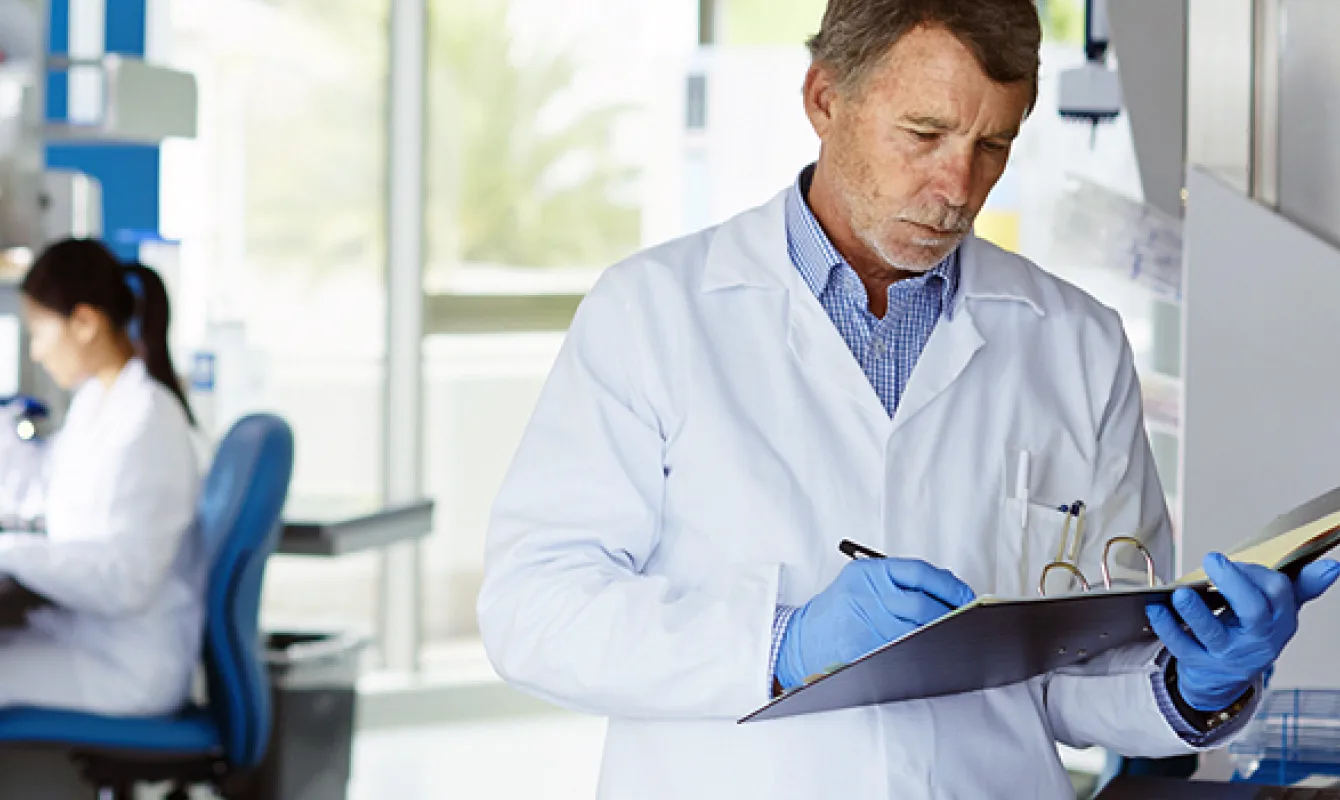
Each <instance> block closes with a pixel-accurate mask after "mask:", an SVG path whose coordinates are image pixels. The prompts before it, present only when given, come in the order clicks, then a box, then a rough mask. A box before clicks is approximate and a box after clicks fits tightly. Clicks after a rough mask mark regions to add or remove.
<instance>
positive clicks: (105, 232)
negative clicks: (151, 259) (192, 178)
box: [47, 144, 161, 260]
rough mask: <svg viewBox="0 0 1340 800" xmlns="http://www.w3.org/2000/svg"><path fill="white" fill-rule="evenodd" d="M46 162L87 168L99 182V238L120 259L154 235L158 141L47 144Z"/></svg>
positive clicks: (136, 253) (129, 257)
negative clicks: (100, 214) (100, 233)
mask: <svg viewBox="0 0 1340 800" xmlns="http://www.w3.org/2000/svg"><path fill="white" fill-rule="evenodd" d="M47 165H48V166H49V167H50V168H52V169H76V170H79V171H80V172H86V173H88V174H89V175H92V176H93V177H95V178H97V179H98V181H99V182H101V183H102V237H103V240H104V241H105V242H106V243H107V246H108V247H110V248H112V250H113V251H114V252H115V253H116V254H117V255H118V256H120V257H121V258H123V259H126V260H134V259H137V258H138V257H139V245H140V242H142V241H144V240H146V239H153V238H157V237H158V219H159V196H158V187H159V172H160V167H161V160H160V158H159V150H158V147H157V146H156V145H139V144H60V145H48V146H47Z"/></svg>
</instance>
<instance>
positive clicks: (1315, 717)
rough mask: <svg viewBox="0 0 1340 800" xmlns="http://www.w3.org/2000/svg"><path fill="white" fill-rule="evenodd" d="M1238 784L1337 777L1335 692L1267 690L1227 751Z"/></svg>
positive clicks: (1339, 750)
mask: <svg viewBox="0 0 1340 800" xmlns="http://www.w3.org/2000/svg"><path fill="white" fill-rule="evenodd" d="M1228 752H1229V754H1230V755H1231V756H1232V757H1233V762H1234V764H1235V766H1236V768H1237V774H1238V776H1239V778H1240V779H1245V780H1250V781H1253V782H1256V781H1264V782H1267V783H1275V784H1279V785H1285V786H1287V785H1289V784H1292V783H1296V782H1298V781H1300V780H1302V779H1304V778H1306V777H1308V776H1310V775H1335V776H1340V690H1333V689H1283V690H1276V691H1270V692H1267V693H1266V696H1265V698H1264V699H1262V701H1261V710H1260V711H1259V712H1258V713H1257V715H1256V717H1255V718H1254V719H1253V720H1252V721H1251V723H1249V724H1248V726H1247V730H1246V731H1244V732H1243V735H1242V736H1241V737H1239V738H1238V739H1237V741H1235V742H1233V743H1232V744H1230V745H1229V747H1228Z"/></svg>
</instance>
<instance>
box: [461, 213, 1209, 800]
mask: <svg viewBox="0 0 1340 800" xmlns="http://www.w3.org/2000/svg"><path fill="white" fill-rule="evenodd" d="M783 202H784V201H783V199H782V198H781V197H779V198H778V199H776V200H775V201H773V202H771V203H769V204H768V205H766V206H763V207H762V208H759V209H755V210H752V211H749V212H747V213H745V214H743V215H741V216H739V217H737V218H735V219H733V220H731V221H729V222H727V223H726V224H724V225H723V226H721V227H719V228H716V229H713V230H708V231H705V232H703V233H700V234H697V235H694V236H691V237H688V238H686V239H682V240H679V241H676V242H672V243H670V244H668V245H665V246H662V247H659V248H656V249H653V250H651V251H648V252H645V253H642V254H639V255H637V256H634V257H633V258H631V259H630V260H628V261H626V262H624V263H622V264H620V265H618V266H615V267H613V268H611V269H610V270H609V271H608V272H607V273H606V274H605V275H604V276H603V277H602V278H601V280H600V281H599V282H598V284H597V285H596V286H595V288H594V289H593V290H592V291H591V293H590V295H589V296H588V297H587V298H586V300H585V302H583V304H582V306H581V308H580V310H579V311H578V313H577V316H576V318H575V320H574V321H573V325H572V329H571V332H570V333H569V335H568V339H567V341H566V343H565V345H564V347H563V350H562V352H561V354H560V356H559V358H558V361H557V363H556V364H555V366H554V370H553V373H552V375H551V377H550V379H549V381H548V383H547V385H546V387H545V389H544V392H543V394H542V396H541V398H540V401H539V404H538V406H537V408H536V410H535V415H534V418H533V420H532V421H531V423H530V426H529V428H528V430H527V431H526V434H525V436H524V439H523V441H522V443H521V446H520V449H519V451H518V453H517V455H516V459H515V461H514V463H513V465H512V467H511V470H510V472H509V474H508V476H507V479H506V482H505V484H504V486H503V489H502V491H501V494H500V495H499V497H498V499H497V502H496V506H495V508H494V517H493V522H492V527H491V529H490V532H489V542H488V552H487V569H486V576H485V580H484V585H483V588H482V591H481V594H480V598H479V608H478V610H479V622H480V629H481V631H482V634H483V638H484V643H485V645H486V646H487V649H488V652H489V655H490V657H491V659H492V661H493V663H494V665H495V667H496V669H497V670H498V671H499V673H500V674H501V675H503V676H504V677H505V678H506V679H507V680H509V681H510V682H512V683H513V684H515V685H517V686H520V687H522V688H523V689H526V690H528V691H530V692H532V693H534V694H536V695H538V696H540V697H542V698H545V699H548V700H551V701H553V702H556V703H559V704H562V705H565V706H568V707H571V708H574V709H578V710H581V711H585V712H590V713H594V714H601V715H608V716H609V717H610V718H611V719H610V723H609V732H608V738H607V741H606V746H605V756H604V765H603V769H602V774H601V790H600V796H601V797H603V798H617V799H618V800H623V799H624V798H638V799H639V800H660V799H661V798H664V800H670V799H671V798H695V800H711V799H712V798H721V799H722V800H727V799H729V800H748V799H749V798H758V799H759V800H764V798H766V799H767V800H819V799H820V798H825V799H826V798H843V800H874V799H875V798H881V799H882V798H889V799H892V798H897V799H898V800H906V799H908V798H960V799H961V800H986V799H989V798H1000V799H1001V800H1020V799H1021V798H1048V799H1050V798H1057V799H1058V800H1059V798H1072V797H1074V794H1073V790H1072V789H1071V785H1070V782H1069V780H1068V778H1067V776H1066V773H1065V771H1064V769H1063V767H1062V765H1061V763H1060V760H1059V758H1058V756H1057V750H1056V746H1055V742H1056V741H1060V742H1064V743H1066V744H1069V745H1072V746H1075V747H1085V746H1089V745H1093V744H1101V745H1106V746H1109V747H1112V748H1114V749H1116V750H1118V751H1120V752H1122V753H1125V754H1128V755H1147V756H1165V755H1172V754H1181V753H1186V752H1190V750H1191V748H1189V747H1188V746H1187V745H1186V744H1185V743H1184V742H1183V740H1182V739H1181V738H1180V737H1179V736H1178V735H1177V734H1176V733H1175V732H1174V730H1173V729H1172V727H1171V725H1170V724H1169V723H1168V722H1167V720H1166V719H1165V718H1164V716H1163V715H1162V714H1161V712H1160V711H1159V709H1158V706H1157V703H1156V701H1155V697H1154V694H1153V691H1152V685H1151V674H1152V673H1153V671H1154V665H1153V661H1154V659H1155V657H1156V656H1157V648H1156V647H1152V646H1150V647H1138V648H1130V649H1125V650H1121V651H1116V652H1113V653H1110V654H1109V655H1107V656H1106V657H1102V658H1100V659H1096V660H1095V661H1094V662H1093V663H1091V664H1089V665H1087V666H1085V667H1084V668H1075V669H1071V670H1067V671H1065V672H1063V673H1057V674H1052V675H1048V676H1045V677H1041V678H1038V679H1035V680H1032V681H1029V682H1026V683H1021V684H1017V685H1014V686H1010V687H1006V688H1002V689H995V690H991V691H983V692H977V693H972V694H966V695H960V696H956V697H949V698H944V699H937V700H930V701H912V702H903V703H894V704H887V705H883V706H879V707H871V708H860V709H855V710H848V711H842V712H836V713H826V714H818V715H810V716H804V717H796V718H790V719H784V720H778V721H772V722H763V723H751V724H747V725H737V724H736V722H735V720H736V718H738V717H740V716H742V715H744V714H746V713H748V712H750V711H752V710H754V709H756V708H757V707H759V706H761V705H763V704H764V703H766V702H767V701H768V699H769V688H770V683H771V676H770V673H769V670H768V665H769V648H770V644H771V638H772V622H773V613H774V608H775V607H776V606H777V605H778V604H779V603H782V604H787V605H794V606H798V605H802V604H804V603H805V602H806V601H808V600H809V599H810V598H811V597H813V596H814V595H815V594H817V593H818V592H820V591H821V590H823V589H824V588H825V587H826V586H828V585H829V583H830V582H831V581H832V580H833V578H834V577H835V576H836V575H837V573H838V571H839V570H840V569H841V568H842V566H843V564H844V563H845V562H846V559H845V558H844V557H843V556H842V555H841V554H840V553H839V552H838V549H837V543H838V542H839V541H840V540H841V539H843V538H845V537H849V538H852V539H855V540H857V541H860V542H862V543H863V544H866V545H869V546H871V547H874V548H875V549H877V550H880V551H882V552H885V553H888V554H891V555H896V556H902V557H909V558H921V559H925V560H927V561H929V562H931V563H933V564H936V565H938V566H941V567H944V568H946V569H949V570H952V571H953V572H954V573H955V574H957V575H958V576H959V577H961V578H962V579H963V580H965V581H966V582H968V583H969V584H970V585H971V586H972V587H973V589H974V590H976V591H977V592H978V593H979V594H981V593H995V594H1002V595H1024V594H1029V593H1031V592H1033V591H1035V589H1034V588H1033V587H1034V586H1035V584H1036V581H1037V575H1038V572H1039V570H1040V569H1041V567H1042V565H1043V563H1045V562H1046V561H1047V560H1049V559H1050V558H1051V556H1052V555H1053V554H1054V548H1055V547H1056V542H1057V539H1058V537H1059V535H1060V531H1061V520H1062V516H1061V514H1060V513H1059V512H1058V511H1056V510H1055V505H1059V504H1061V503H1068V502H1071V501H1073V500H1075V499H1082V500H1084V501H1085V502H1086V503H1087V504H1088V507H1089V513H1090V516H1089V525H1088V531H1089V535H1088V537H1087V539H1086V546H1085V548H1084V550H1083V553H1082V558H1081V563H1082V566H1083V567H1084V570H1085V572H1086V573H1087V574H1088V575H1090V576H1091V577H1093V578H1094V579H1095V580H1096V579H1097V578H1098V576H1099V574H1100V573H1099V570H1098V566H1097V561H1098V558H1099V553H1100V551H1101V542H1100V541H1099V539H1100V537H1106V536H1110V535H1114V534H1136V535H1138V536H1140V537H1141V538H1142V539H1143V540H1144V541H1145V542H1146V543H1147V545H1148V546H1149V548H1150V549H1151V550H1152V552H1153V553H1154V555H1155V557H1156V558H1157V561H1158V564H1159V567H1160V568H1161V570H1162V571H1163V572H1164V573H1165V577H1166V572H1167V571H1168V569H1169V567H1170V564H1171V545H1172V542H1171V534H1170V528H1169V521H1168V516H1167V510H1166V507H1165V504H1164V499H1163V494H1162V491H1161V489H1160V486H1159V481H1158V477H1157V475H1156V474H1155V471H1154V466H1153V463H1152V460H1151V456H1150V452H1149V447H1148V442H1147V439H1146V436H1145V432H1144V428H1143V422H1142V411H1141V400H1140V391H1139V386H1138V384H1137V379H1136V373H1135V369H1134V366H1133V364H1132V356H1131V351H1130V348H1129V346H1128V345H1127V342H1126V339H1125V336H1124V334H1123V331H1122V327H1121V322H1120V320H1119V318H1118V317H1117V315H1116V313H1114V312H1113V311H1111V310H1109V309H1107V308H1105V307H1104V306H1102V305H1100V304H1098V303H1097V302H1096V301H1094V300H1093V299H1092V298H1090V297H1089V296H1087V295H1086V294H1084V293H1083V292H1080V291H1079V290H1077V289H1075V288H1074V287H1072V286H1070V285H1068V284H1066V283H1064V282H1062V281H1060V280H1058V279H1056V278H1054V277H1052V276H1050V275H1048V274H1047V273H1045V272H1043V271H1042V270H1040V269H1038V268H1037V267H1035V266H1034V265H1032V264H1031V263H1029V262H1028V261H1026V260H1024V259H1023V258H1019V257H1017V256H1014V255H1011V254H1008V253H1006V252H1004V251H1002V250H1000V249H998V248H996V247H994V246H993V245H991V244H989V243H987V242H985V241H982V240H980V239H976V238H971V237H970V238H969V239H967V241H965V242H964V244H963V246H962V259H961V267H962V277H961V284H960V290H959V293H958V296H957V298H956V300H955V308H954V313H953V315H952V319H942V320H941V321H940V322H939V324H938V325H937V327H936V329H935V331H934V333H933V334H932V336H931V337H930V340H929V342H928V343H927V345H926V349H925V351H924V353H923V355H922V356H921V360H920V363H918V365H917V367H916V369H915V371H914V372H913V374H912V376H911V379H910V382H909V384H908V386H907V389H906V392H905V394H904V395H903V398H902V402H901V405H900V406H899V408H898V410H897V413H896V415H895V416H894V418H893V419H892V420H890V418H889V417H888V415H887V413H886V412H885V410H884V408H883V406H882V405H881V403H880V401H879V399H878V397H877V396H876V394H875V392H874V390H873V389H872V387H871V386H870V384H869V381H868V380H867V378H866V376H865V375H864V373H863V372H862V371H861V368H860V367H859V365H858V364H857V362H856V361H855V360H854V359H853V357H852V355H851V353H850V351H849V350H848V349H847V346H846V344H845V343H844V342H843V340H842V338H841V336H840V335H839V333H838V331H837V329H836V328H835V327H834V325H833V324H832V322H831V321H830V320H829V318H828V316H827V315H826V314H825V312H824V309H823V308H822V307H821V306H820V304H819V303H818V301H817V300H816V299H815V297H814V294H813V293H812V292H811V291H810V289H809V288H808V287H807V286H806V285H805V283H804V282H803V280H802V278H801V277H800V275H799V273H798V272H797V271H796V269H795V267H794V266H792V263H791V261H790V259H789V258H788V256H787V250H786V236H785V228H784V221H783ZM1024 449H1026V450H1028V451H1029V452H1030V453H1031V467H1032V468H1031V473H1032V480H1031V484H1030V486H1029V490H1030V495H1031V497H1032V498H1033V499H1034V501H1035V504H1034V505H1033V506H1032V508H1031V509H1030V512H1029V515H1028V524H1027V526H1026V527H1024V526H1023V525H1022V524H1021V509H1020V505H1019V503H1020V501H1019V499H1018V498H1015V497H1013V496H1012V494H1013V490H1012V481H1013V472H1012V470H1013V465H1014V464H1015V463H1017V454H1018V451H1020V450H1024Z"/></svg>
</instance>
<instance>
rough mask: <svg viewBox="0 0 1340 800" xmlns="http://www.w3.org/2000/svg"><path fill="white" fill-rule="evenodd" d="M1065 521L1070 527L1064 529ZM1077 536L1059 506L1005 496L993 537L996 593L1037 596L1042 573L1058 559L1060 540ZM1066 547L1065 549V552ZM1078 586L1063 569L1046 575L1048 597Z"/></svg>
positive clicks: (1072, 538) (1068, 517)
mask: <svg viewBox="0 0 1340 800" xmlns="http://www.w3.org/2000/svg"><path fill="white" fill-rule="evenodd" d="M1067 521H1069V522H1070V523H1071V524H1070V525H1069V527H1068V528H1067V524H1066V523H1067ZM1067 533H1069V541H1070V542H1073V541H1074V537H1075V534H1076V531H1075V525H1074V521H1073V520H1072V519H1071V517H1070V514H1069V513H1067V512H1065V511H1062V510H1060V508H1059V506H1053V505H1044V504H1040V503H1034V502H1030V501H1028V500H1025V499H1023V498H1019V497H1007V498H1005V500H1004V502H1003V503H1002V504H1001V511H1000V520H999V530H998V532H997V536H996V589H995V594H997V595H1000V596H1005V597H1036V596H1037V594H1038V585H1039V582H1040V581H1041V579H1042V571H1043V570H1044V569H1046V567H1047V565H1048V564H1049V563H1051V562H1053V561H1056V560H1057V557H1058V556H1057V554H1058V551H1059V549H1060V548H1061V546H1062V541H1061V540H1062V538H1063V537H1064V536H1066V534H1067ZM1068 549H1069V548H1067V550H1068ZM1065 555H1067V556H1068V553H1066V554H1065ZM1078 587H1079V580H1078V578H1075V577H1074V575H1073V574H1072V573H1071V572H1070V571H1068V570H1064V569H1054V570H1052V571H1051V572H1050V573H1049V574H1048V576H1047V592H1048V594H1059V593H1061V592H1064V591H1070V590H1072V589H1075V588H1078Z"/></svg>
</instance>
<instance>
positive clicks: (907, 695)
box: [739, 489, 1340, 724]
mask: <svg viewBox="0 0 1340 800" xmlns="http://www.w3.org/2000/svg"><path fill="white" fill-rule="evenodd" d="M1337 544H1340V489H1335V490H1332V491H1330V492H1327V493H1326V494H1323V495H1321V496H1319V497H1317V498H1314V499H1312V500H1309V501H1308V502H1306V503H1304V504H1303V505H1301V506H1299V507H1298V508H1296V509H1293V510H1292V511H1290V512H1288V513H1287V514H1284V515H1282V516H1280V517H1278V518H1276V520H1275V521H1273V522H1272V523H1270V525H1268V526H1267V527H1266V528H1265V529H1264V530H1263V531H1262V533H1261V534H1260V535H1259V536H1257V537H1255V538H1254V539H1253V540H1251V541H1250V542H1249V543H1248V544H1246V545H1244V546H1242V547H1239V548H1235V549H1234V550H1233V552H1232V554H1231V555H1230V558H1232V559H1233V560H1236V561H1251V562H1253V563H1261V564H1263V565H1265V566H1269V567H1272V568H1274V569H1278V570H1280V571H1281V572H1284V573H1285V574H1287V575H1289V576H1290V577H1296V576H1297V574H1298V572H1299V571H1300V570H1301V569H1302V568H1303V567H1304V566H1306V565H1307V564H1310V563H1312V562H1313V561H1315V560H1317V559H1318V558H1320V557H1321V556H1322V555H1324V554H1325V553H1326V552H1327V551H1329V550H1331V549H1332V548H1333V547H1335V546H1336V545H1337ZM1182 586H1188V587H1190V588H1192V589H1194V590H1195V591H1196V592H1197V593H1198V594H1199V595H1200V596H1201V597H1202V598H1204V599H1205V601H1206V603H1207V604H1208V605H1209V606H1210V608H1211V609H1212V610H1214V611H1219V610H1220V609H1222V608H1224V607H1225V605H1226V602H1225V600H1224V598H1223V597H1222V596H1221V595H1220V594H1219V593H1218V592H1217V591H1216V590H1215V589H1214V587H1213V586H1212V585H1211V584H1210V583H1209V581H1208V580H1205V578H1204V576H1203V574H1201V573H1199V572H1193V573H1190V574H1188V575H1186V576H1184V577H1183V578H1181V579H1179V580H1178V581H1177V582H1175V583H1172V584H1169V585H1167V586H1159V587H1154V588H1145V587H1141V588H1137V589H1113V590H1109V591H1101V592H1089V593H1084V594H1070V595H1062V596H1059V597H1037V598H1020V599H1000V598H994V597H989V596H986V597H982V598H979V599H978V600H976V601H974V602H973V603H970V604H969V605H967V606H964V607H963V608H961V609H958V610H957V611H954V612H952V613H950V614H947V615H945V616H944V617H941V618H940V619H938V620H936V621H935V622H932V623H931V624H929V625H925V626H923V627H921V628H918V629H917V630H915V631H912V632H911V633H908V634H907V635H905V636H903V637H901V638H899V639H895V640H894V641H892V642H890V643H889V644H886V645H884V646H883V647H880V648H879V649H877V650H874V651H872V652H870V653H868V654H866V655H865V656H863V657H861V658H859V659H857V660H855V661H853V662H851V663H850V664H847V665H846V666H843V667H841V668H839V669H837V670H834V671H832V672H830V673H828V674H826V675H824V676H822V677H819V678H817V679H815V680H814V681H812V682H810V683H808V684H806V685H804V686H799V687H796V688H795V689H792V690H791V691H789V692H786V693H785V694H783V695H781V696H780V697H778V698H776V699H774V700H772V701H771V702H769V703H768V704H767V705H765V706H763V707H761V708H759V709H758V710H756V711H754V712H752V713H751V714H749V715H747V716H745V717H743V718H741V719H740V720H739V723H740V724H743V723H747V722H761V721H764V720H769V719H780V718H783V717H791V716H797V715H801V714H814V713H819V712H823V711H837V710H840V709H846V708H855V707H859V706H870V705H881V704H883V703H892V702H897V701H900V700H918V699H930V698H934V697H943V696H946V695H952V694H959V693H963V692H973V691H979V690H982V689H995V688H999V687H1002V686H1008V685H1011V684H1014V683H1020V682H1022V681H1026V680H1029V679H1030V678H1034V677H1036V676H1038V675H1042V674H1044V673H1047V672H1052V671H1055V670H1058V669H1062V668H1065V667H1069V666H1074V665H1076V664H1080V663H1082V662H1084V661H1087V660H1088V659H1090V658H1092V657H1094V656H1096V655H1098V654H1099V653H1103V652H1106V651H1108V650H1111V649H1113V648H1117V647H1124V646H1126V645H1133V644H1140V643H1145V642H1153V641H1154V640H1155V636H1154V634H1153V632H1152V631H1151V630H1150V628H1149V627H1148V621H1147V620H1146V618H1145V606H1146V605H1148V604H1150V603H1152V602H1163V603H1167V602H1170V601H1171V595H1172V593H1173V592H1174V591H1175V590H1176V589H1178V588H1179V587H1182Z"/></svg>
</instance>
